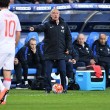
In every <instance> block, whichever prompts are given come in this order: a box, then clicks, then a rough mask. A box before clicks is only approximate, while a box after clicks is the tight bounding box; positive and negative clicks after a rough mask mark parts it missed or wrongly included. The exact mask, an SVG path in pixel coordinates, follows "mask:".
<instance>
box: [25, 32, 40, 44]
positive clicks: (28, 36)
mask: <svg viewBox="0 0 110 110" xmlns="http://www.w3.org/2000/svg"><path fill="white" fill-rule="evenodd" d="M31 38H35V39H36V41H37V44H38V43H39V36H38V33H37V32H30V33H29V34H28V35H27V37H26V39H25V44H26V43H28V41H29V40H30V39H31Z"/></svg>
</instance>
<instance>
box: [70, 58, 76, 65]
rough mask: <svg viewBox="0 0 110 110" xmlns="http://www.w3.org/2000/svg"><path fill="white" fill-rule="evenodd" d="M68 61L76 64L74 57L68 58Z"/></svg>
mask: <svg viewBox="0 0 110 110" xmlns="http://www.w3.org/2000/svg"><path fill="white" fill-rule="evenodd" d="M68 61H69V62H71V63H73V64H76V60H75V59H69V60H68Z"/></svg>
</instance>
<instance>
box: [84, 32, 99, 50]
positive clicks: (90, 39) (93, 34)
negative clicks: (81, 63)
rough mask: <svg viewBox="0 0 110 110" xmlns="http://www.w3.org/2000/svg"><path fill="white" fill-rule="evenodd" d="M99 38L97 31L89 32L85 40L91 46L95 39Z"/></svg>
mask: <svg viewBox="0 0 110 110" xmlns="http://www.w3.org/2000/svg"><path fill="white" fill-rule="evenodd" d="M98 38H99V33H98V32H91V33H90V35H89V36H88V38H87V40H86V42H87V44H88V45H89V47H90V48H92V44H93V42H94V41H95V40H97V39H98Z"/></svg>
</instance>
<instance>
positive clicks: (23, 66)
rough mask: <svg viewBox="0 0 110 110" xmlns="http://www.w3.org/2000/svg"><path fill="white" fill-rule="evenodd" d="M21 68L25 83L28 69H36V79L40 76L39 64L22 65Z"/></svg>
mask: <svg viewBox="0 0 110 110" xmlns="http://www.w3.org/2000/svg"><path fill="white" fill-rule="evenodd" d="M22 68H23V76H24V81H27V76H28V68H36V69H37V73H36V78H37V77H38V76H41V75H42V65H41V64H40V63H39V64H37V65H22Z"/></svg>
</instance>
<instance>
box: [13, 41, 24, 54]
mask: <svg viewBox="0 0 110 110" xmlns="http://www.w3.org/2000/svg"><path fill="white" fill-rule="evenodd" d="M22 47H23V44H22V43H21V42H20V41H19V42H18V45H17V46H16V49H15V54H16V53H17V52H18V51H19V50H20V49H21V48H22Z"/></svg>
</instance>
